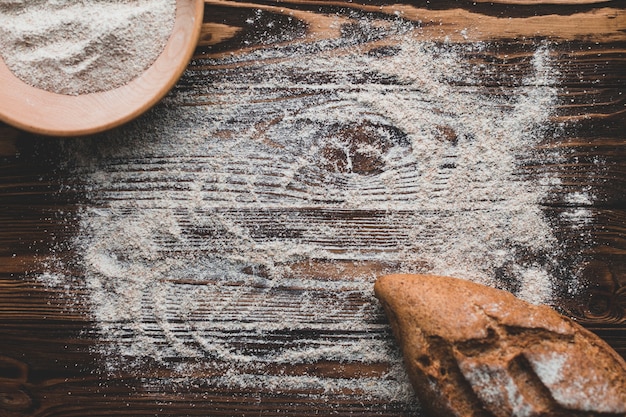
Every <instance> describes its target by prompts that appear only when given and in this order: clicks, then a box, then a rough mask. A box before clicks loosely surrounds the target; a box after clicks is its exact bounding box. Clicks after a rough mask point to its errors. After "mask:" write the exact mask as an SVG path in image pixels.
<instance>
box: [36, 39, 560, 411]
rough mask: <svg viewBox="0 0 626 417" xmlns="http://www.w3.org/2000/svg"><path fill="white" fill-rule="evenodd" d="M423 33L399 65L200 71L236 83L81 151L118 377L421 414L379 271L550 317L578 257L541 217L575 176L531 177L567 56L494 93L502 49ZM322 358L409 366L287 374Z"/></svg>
mask: <svg viewBox="0 0 626 417" xmlns="http://www.w3.org/2000/svg"><path fill="white" fill-rule="evenodd" d="M414 35H415V33H413V29H408V30H405V31H404V32H402V33H400V34H399V35H398V36H397V38H396V37H394V33H390V34H387V36H389V39H390V42H393V43H394V44H393V45H394V46H393V48H389V50H387V53H385V54H383V55H381V54H380V53H376V51H371V50H366V49H362V48H361V47H359V46H358V44H357V45H356V46H354V45H353V46H352V47H351V48H343V49H342V50H341V51H342V53H341V54H339V53H336V51H337V49H336V48H334V47H333V45H330V46H327V45H325V44H324V43H323V42H318V43H312V44H307V45H304V46H302V47H301V49H297V50H294V49H286V50H284V51H282V52H281V50H280V49H279V48H278V49H268V52H267V56H263V55H262V52H258V51H254V52H250V54H249V55H247V56H246V55H243V56H239V57H237V58H236V59H240V60H242V62H243V61H244V60H245V59H246V58H247V59H249V63H248V64H244V65H243V67H244V68H245V67H246V65H250V66H253V67H254V68H253V70H252V71H247V70H245V69H244V70H242V71H241V72H231V71H229V70H228V69H226V70H220V69H215V70H199V72H197V73H195V74H194V73H193V71H191V72H189V73H188V74H186V77H188V79H190V80H193V77H195V76H197V77H210V78H211V79H214V80H215V83H214V84H212V85H209V86H208V87H207V90H206V91H204V92H202V91H194V94H193V96H188V94H187V93H186V92H185V91H184V89H183V87H180V86H179V88H178V90H175V91H174V92H173V93H172V94H171V95H170V96H169V97H168V100H167V102H166V105H163V106H158V107H157V108H155V109H154V110H152V111H151V112H150V113H148V114H147V115H146V116H144V117H143V118H142V119H140V120H139V121H137V122H135V123H133V124H130V125H128V126H126V127H124V128H122V129H118V130H115V131H113V132H111V133H108V134H107V135H105V136H101V137H98V138H96V139H92V140H91V141H90V140H89V139H85V140H84V141H82V142H81V141H74V140H73V141H68V142H67V143H66V154H67V155H68V156H67V158H68V161H71V162H72V163H76V165H77V166H76V172H77V176H79V177H81V178H85V189H86V191H87V192H88V194H89V196H90V202H89V203H88V204H86V205H85V206H84V207H83V209H82V211H81V213H80V230H79V233H78V235H77V237H76V248H77V250H78V252H79V253H80V254H81V258H80V259H78V262H79V264H80V266H81V268H82V270H83V271H84V283H85V286H86V289H87V293H88V297H89V301H90V304H91V308H92V314H93V319H94V322H95V323H96V326H97V330H98V332H99V334H100V337H101V340H102V344H101V346H100V349H101V353H102V354H103V355H102V357H103V360H105V361H107V365H108V366H109V367H110V370H111V371H115V370H116V369H128V368H129V367H132V366H142V365H143V364H145V363H146V362H147V361H149V362H153V361H156V363H159V364H160V365H159V366H163V367H167V368H170V369H173V370H177V371H180V372H181V375H184V374H186V373H187V372H188V371H189V370H192V369H195V368H197V367H199V368H202V367H204V368H211V372H210V375H211V376H210V377H207V380H210V384H213V385H214V386H226V387H237V388H246V387H264V388H265V387H269V388H271V389H272V390H274V391H276V392H287V391H289V392H292V391H298V390H309V389H312V388H315V389H316V390H318V391H319V392H320V394H319V395H330V394H332V395H334V396H340V395H342V396H346V395H348V396H350V395H352V396H361V397H367V398H377V399H379V400H386V401H396V402H400V403H405V404H414V403H413V402H414V399H413V398H414V397H413V394H412V390H411V388H410V385H409V383H408V380H407V378H406V375H405V373H404V370H403V368H402V366H401V360H400V355H399V352H398V351H397V349H396V348H395V344H394V343H393V341H392V339H391V337H390V332H389V329H388V326H387V325H386V324H385V321H384V320H383V319H382V317H383V314H382V311H381V309H380V308H379V305H378V302H377V300H376V299H375V298H374V297H373V290H372V288H373V282H374V280H375V279H376V277H377V276H378V275H379V274H381V273H386V272H422V273H437V274H446V275H452V276H457V277H464V278H467V279H471V280H475V281H478V282H482V283H485V284H488V285H493V286H499V287H505V288H507V289H509V290H511V291H513V292H515V293H517V294H518V295H519V296H520V297H522V298H525V299H527V300H529V301H531V302H533V303H549V302H550V300H551V297H552V296H553V287H554V280H555V276H554V274H555V271H558V270H559V267H560V265H558V262H557V261H556V259H557V257H556V256H555V252H556V251H558V242H557V240H556V238H555V236H553V234H552V232H551V226H550V224H549V223H548V222H547V220H546V218H545V216H544V214H543V212H542V208H541V202H542V201H543V200H544V199H545V198H546V197H547V196H548V194H549V193H550V192H551V191H552V190H553V189H555V188H556V187H558V186H559V181H558V178H556V177H550V176H549V174H545V175H546V176H545V177H544V178H539V179H534V180H529V179H527V178H525V177H524V176H523V175H522V174H521V173H520V166H519V164H520V161H525V160H535V159H536V158H540V156H538V155H537V154H536V147H537V145H539V144H540V143H541V142H542V141H544V140H545V136H546V135H547V134H548V133H547V132H549V131H550V129H549V127H550V125H551V124H552V122H551V121H550V116H551V115H552V114H553V112H554V107H555V105H556V98H557V87H556V79H555V77H556V74H557V71H556V69H555V68H554V67H553V65H552V63H551V60H550V49H549V47H548V46H545V45H544V46H541V47H539V48H537V50H536V51H535V52H534V55H533V58H532V62H530V66H529V69H528V71H527V73H526V74H525V76H524V78H523V79H520V80H519V87H517V88H515V89H514V94H511V95H509V96H507V97H502V96H501V95H497V94H492V93H490V92H489V91H488V90H484V89H481V88H480V87H478V86H475V85H473V84H472V80H475V79H478V78H480V76H481V74H482V75H484V74H485V72H486V71H489V70H490V69H489V68H488V67H486V66H478V67H472V66H469V65H467V61H466V56H467V55H469V54H475V53H480V51H481V50H482V49H483V48H486V47H488V45H484V44H467V45H453V44H446V43H439V44H438V43H429V42H423V41H418V40H416V39H415V38H414V37H413V36H414ZM281 53H282V55H281ZM264 58H272V59H273V61H272V62H271V63H267V62H264V61H263V60H264ZM229 59H235V58H223V59H222V60H223V61H210V60H207V61H208V62H207V63H208V64H211V65H213V64H220V63H224V64H227V63H228V60H229ZM257 62H259V64H256V63H257ZM223 67H224V68H228V65H224V66H223ZM216 68H219V66H216ZM251 74H253V75H251ZM250 77H258V80H257V79H254V80H253V79H251V78H250ZM205 84H206V83H205ZM202 94H204V97H206V103H205V104H202V103H200V104H198V100H201V97H202ZM199 95H200V98H199V97H198V96H199ZM271 98H275V99H274V100H272V99H271ZM192 100H193V102H194V103H195V104H196V105H195V106H188V105H186V104H188V102H191V101H192ZM357 133H358V134H357ZM363 133H365V134H363ZM363 137H366V138H369V139H370V140H366V141H363V140H362V138H363ZM359 141H360V142H359ZM307 268H308V269H307ZM326 271H328V272H326ZM50 276H51V275H50V274H49V275H48V278H47V282H54V281H55V280H56V279H57V278H56V277H55V278H54V279H50V278H49V277H50ZM320 361H322V362H323V361H335V362H338V363H364V364H365V363H367V364H376V363H382V364H391V366H389V367H388V368H387V369H386V371H384V372H383V373H382V374H381V375H378V376H375V377H355V378H352V379H346V378H338V377H337V378H333V377H329V376H326V377H322V376H320V375H316V374H315V373H309V374H304V375H283V374H281V373H280V372H279V371H276V369H277V364H278V365H280V364H284V365H287V364H290V365H296V364H310V363H317V362H320ZM279 368H280V367H279ZM407 407H409V405H407ZM412 407H417V406H416V405H413V406H412Z"/></svg>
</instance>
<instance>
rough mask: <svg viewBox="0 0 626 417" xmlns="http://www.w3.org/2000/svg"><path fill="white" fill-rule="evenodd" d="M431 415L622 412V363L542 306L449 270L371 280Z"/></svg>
mask: <svg viewBox="0 0 626 417" xmlns="http://www.w3.org/2000/svg"><path fill="white" fill-rule="evenodd" d="M374 292H375V294H376V297H377V298H378V299H379V300H380V302H381V304H382V306H383V308H384V310H385V313H386V314H387V317H388V319H389V322H390V324H391V327H392V330H393V333H394V335H395V337H396V339H397V340H398V342H399V344H400V347H401V349H402V352H403V356H404V361H405V364H406V367H407V371H408V374H409V377H410V379H411V383H412V385H413V387H414V389H415V392H416V394H417V396H418V398H419V399H420V402H421V404H422V406H423V408H424V409H425V410H426V411H428V412H429V413H430V414H431V415H432V416H442V417H443V416H445V417H452V416H459V417H460V416H463V417H478V416H481V417H482V416H489V417H492V416H495V417H511V416H517V417H531V416H532V417H534V416H546V417H547V416H554V417H560V416H562V417H565V416H568V417H570V416H585V417H591V416H597V415H600V414H601V415H602V416H626V362H625V361H624V359H623V358H622V357H621V356H620V355H619V354H617V353H616V352H615V351H614V350H613V349H612V348H611V347H610V346H609V345H608V344H607V343H605V342H604V341H603V340H601V339H600V338H599V337H597V336H596V335H595V334H593V333H591V332H590V331H588V330H586V329H584V328H583V327H582V326H580V325H578V324H576V323H575V322H573V321H572V320H570V319H568V318H566V317H564V316H562V315H560V314H558V313H557V312H556V311H554V310H552V309H551V308H549V307H547V306H538V305H533V304H530V303H527V302H525V301H523V300H521V299H518V298H516V297H515V296H513V295H512V294H510V293H508V292H506V291H502V290H498V289H494V288H491V287H487V286H484V285H480V284H476V283H472V282H469V281H466V280H461V279H458V278H451V277H441V276H432V275H409V274H400V275H387V276H384V277H381V278H380V279H378V280H377V282H376V284H375V286H374Z"/></svg>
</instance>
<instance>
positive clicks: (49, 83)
mask: <svg viewBox="0 0 626 417" xmlns="http://www.w3.org/2000/svg"><path fill="white" fill-rule="evenodd" d="M175 18H176V1H175V0H95V1H89V2H85V1H80V0H38V1H32V0H28V1H26V0H0V39H2V41H0V42H1V45H0V56H1V57H2V59H3V60H4V62H5V63H6V65H7V67H8V68H9V69H10V70H11V72H13V74H15V76H16V77H17V78H19V79H20V80H22V81H23V82H25V83H27V84H29V85H31V86H33V87H37V88H39V89H42V90H47V91H51V92H55V93H59V94H66V95H80V94H86V93H94V92H99V91H107V90H111V89H113V88H117V87H121V86H123V85H125V84H128V83H129V82H131V81H132V80H134V79H135V78H137V77H138V76H139V75H141V73H143V72H144V71H145V70H146V69H147V68H148V67H150V65H152V63H153V62H154V61H155V60H156V59H157V57H158V56H159V54H160V53H161V51H162V50H163V48H164V47H165V45H166V43H167V40H168V38H169V35H170V33H171V32H172V29H173V27H174V20H175Z"/></svg>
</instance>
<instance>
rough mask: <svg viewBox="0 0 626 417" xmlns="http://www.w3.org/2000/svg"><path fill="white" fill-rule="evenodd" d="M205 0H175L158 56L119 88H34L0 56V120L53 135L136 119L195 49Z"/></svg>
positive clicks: (158, 97)
mask: <svg viewBox="0 0 626 417" xmlns="http://www.w3.org/2000/svg"><path fill="white" fill-rule="evenodd" d="M203 12H204V0H176V21H175V23H174V29H173V31H172V34H171V35H170V38H169V40H168V42H167V44H166V45H165V48H164V50H163V51H162V52H161V54H160V55H159V57H158V58H157V59H156V61H155V62H154V63H153V64H152V66H150V67H149V68H148V69H147V70H146V71H145V72H144V73H143V74H142V75H140V76H139V77H137V78H135V79H134V80H133V81H131V82H130V83H128V84H126V85H123V86H121V87H118V88H115V89H112V90H108V91H103V92H97V93H89V94H82V95H77V96H70V95H64V94H56V93H52V92H49V91H45V90H41V89H38V88H35V87H32V86H30V85H28V84H26V83H24V82H23V81H21V80H20V79H18V78H17V77H16V76H15V75H13V73H12V72H11V71H10V70H9V69H8V68H7V66H6V64H5V63H4V61H3V60H2V59H1V58H0V86H2V87H1V88H0V120H2V121H4V122H6V123H8V124H10V125H13V126H15V127H17V128H20V129H23V130H27V131H30V132H34V133H39V134H43V135H52V136H78V135H87V134H92V133H97V132H101V131H104V130H107V129H110V128H113V127H115V126H119V125H121V124H123V123H126V122H128V121H129V120H131V119H134V118H136V117H137V116H139V115H140V114H142V113H144V112H145V111H146V110H148V109H149V108H151V107H152V106H154V105H155V104H156V103H157V102H158V101H159V100H161V99H162V98H163V97H164V96H165V95H166V94H167V93H168V92H169V91H170V89H171V88H172V87H173V86H174V84H176V82H177V81H178V79H179V78H180V76H181V75H182V73H183V71H184V70H185V68H186V67H187V64H188V63H189V60H190V59H191V56H192V54H193V52H194V50H195V48H196V45H197V42H198V37H199V36H200V28H201V26H202V19H203Z"/></svg>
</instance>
